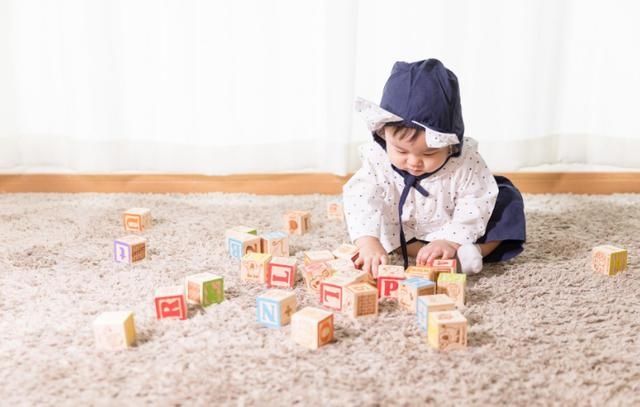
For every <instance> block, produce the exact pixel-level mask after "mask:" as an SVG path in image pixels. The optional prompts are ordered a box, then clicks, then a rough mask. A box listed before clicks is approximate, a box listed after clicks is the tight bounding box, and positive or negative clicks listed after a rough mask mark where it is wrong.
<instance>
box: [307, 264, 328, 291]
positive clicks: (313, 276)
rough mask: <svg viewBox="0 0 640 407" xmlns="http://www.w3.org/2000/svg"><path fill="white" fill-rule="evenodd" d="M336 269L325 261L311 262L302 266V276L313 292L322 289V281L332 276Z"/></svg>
mask: <svg viewBox="0 0 640 407" xmlns="http://www.w3.org/2000/svg"><path fill="white" fill-rule="evenodd" d="M333 274H334V271H333V270H331V269H330V268H328V267H327V265H326V264H324V263H315V264H309V265H306V266H304V267H303V268H302V277H303V278H304V284H305V286H306V287H307V289H308V290H310V291H312V292H316V293H317V292H319V291H320V282H322V280H324V279H326V278H329V277H331V276H332V275H333Z"/></svg>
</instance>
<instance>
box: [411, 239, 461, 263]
mask: <svg viewBox="0 0 640 407" xmlns="http://www.w3.org/2000/svg"><path fill="white" fill-rule="evenodd" d="M458 247H460V245H459V244H458V243H454V242H450V241H448V240H434V241H433V242H431V243H429V244H428V245H426V246H424V247H423V248H422V249H420V251H419V252H418V255H417V256H416V265H418V266H430V265H431V263H433V261H434V260H436V259H453V258H454V257H455V256H456V251H457V250H458Z"/></svg>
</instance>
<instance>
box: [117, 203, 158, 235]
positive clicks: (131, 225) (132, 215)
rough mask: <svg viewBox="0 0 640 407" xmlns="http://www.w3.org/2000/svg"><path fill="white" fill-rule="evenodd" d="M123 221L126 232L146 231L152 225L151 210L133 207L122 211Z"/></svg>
mask: <svg viewBox="0 0 640 407" xmlns="http://www.w3.org/2000/svg"><path fill="white" fill-rule="evenodd" d="M122 223H123V224H124V230H125V231H126V232H144V231H145V230H146V229H148V228H150V227H151V210H150V209H148V208H131V209H128V210H126V211H124V212H123V213H122Z"/></svg>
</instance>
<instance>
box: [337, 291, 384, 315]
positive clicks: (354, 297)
mask: <svg viewBox="0 0 640 407" xmlns="http://www.w3.org/2000/svg"><path fill="white" fill-rule="evenodd" d="M344 312H345V313H346V314H347V315H350V316H352V317H354V318H357V317H363V316H367V315H378V290H377V289H376V288H375V287H372V286H370V285H369V284H367V283H357V284H352V285H350V286H348V287H347V289H346V290H345V292H344Z"/></svg>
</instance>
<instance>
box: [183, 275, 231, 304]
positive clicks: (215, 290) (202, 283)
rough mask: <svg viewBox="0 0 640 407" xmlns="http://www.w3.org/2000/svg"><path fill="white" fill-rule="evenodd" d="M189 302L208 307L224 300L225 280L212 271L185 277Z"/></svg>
mask: <svg viewBox="0 0 640 407" xmlns="http://www.w3.org/2000/svg"><path fill="white" fill-rule="evenodd" d="M185 286H186V289H187V302H188V303H190V304H200V305H202V306H203V307H207V306H209V305H211V304H219V303H221V302H222V301H223V300H224V280H223V278H222V277H221V276H217V275H215V274H211V273H200V274H194V275H191V276H188V277H187V278H186V279H185Z"/></svg>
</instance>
